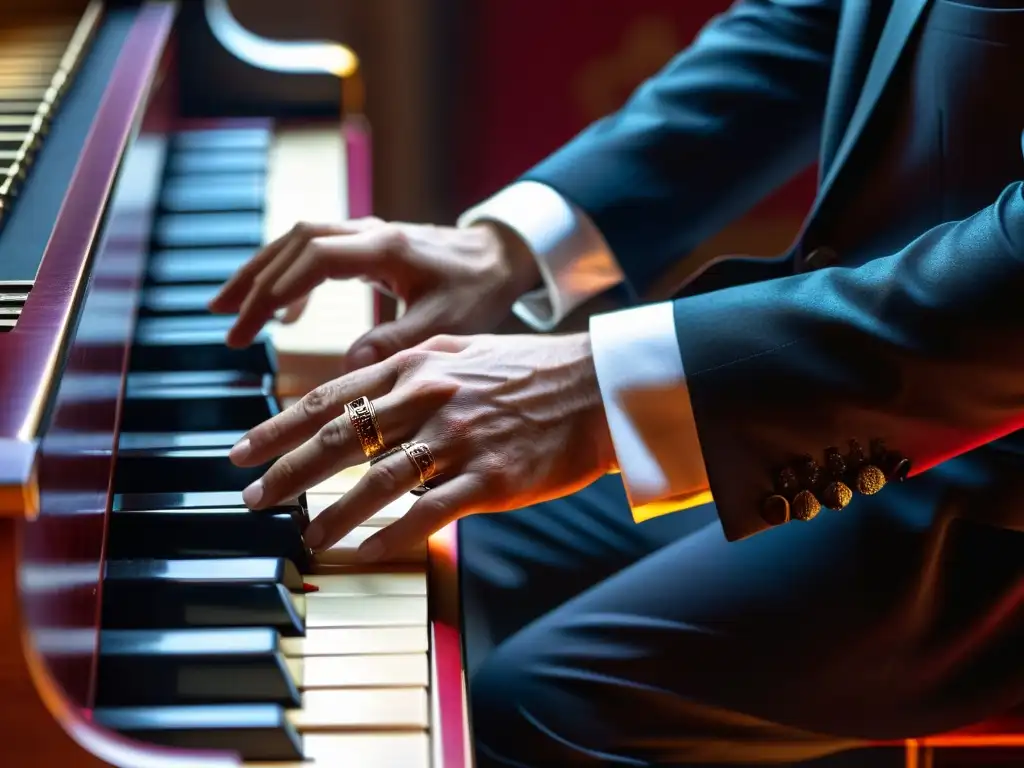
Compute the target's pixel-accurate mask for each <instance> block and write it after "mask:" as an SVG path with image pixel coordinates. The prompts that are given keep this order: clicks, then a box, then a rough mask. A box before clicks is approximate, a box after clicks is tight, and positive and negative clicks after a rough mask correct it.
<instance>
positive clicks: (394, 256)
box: [210, 219, 540, 370]
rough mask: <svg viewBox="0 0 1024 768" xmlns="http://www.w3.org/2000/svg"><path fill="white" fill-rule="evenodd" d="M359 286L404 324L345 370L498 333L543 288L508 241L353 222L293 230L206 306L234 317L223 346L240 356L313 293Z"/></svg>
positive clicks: (482, 232) (527, 259)
mask: <svg viewBox="0 0 1024 768" xmlns="http://www.w3.org/2000/svg"><path fill="white" fill-rule="evenodd" d="M342 278H361V279H364V280H366V281H368V282H372V283H375V284H377V285H379V286H381V287H382V288H383V289H384V290H386V291H388V292H389V293H392V294H394V295H396V296H398V297H399V298H401V299H402V300H403V301H404V302H405V306H406V311H405V313H404V315H403V316H402V317H401V318H399V319H398V320H396V321H395V322H392V323H385V324H383V325H380V326H377V327H376V328H374V329H373V330H371V331H369V332H368V333H367V334H365V335H364V336H363V337H362V338H360V339H359V340H358V341H357V342H356V343H355V344H353V345H352V349H351V350H350V351H349V356H348V357H349V369H350V370H351V369H354V368H359V367H362V366H364V365H369V364H371V363H374V362H377V361H378V360H384V359H385V358H387V357H390V356H391V355H392V354H394V353H395V352H398V351H400V350H403V349H409V348H410V347H413V346H415V345H417V344H419V343H421V342H424V341H426V340H427V339H429V338H431V337H433V336H436V335H437V334H440V333H458V334H466V333H481V332H487V331H491V330H494V328H495V327H497V325H498V323H500V322H501V321H502V320H503V319H504V318H505V317H506V316H507V315H508V313H509V310H510V308H511V306H512V304H513V302H514V301H515V300H516V299H517V298H518V297H519V296H521V295H522V294H523V293H525V292H526V291H528V290H529V289H530V288H532V287H533V286H534V285H535V284H536V283H537V282H539V280H540V278H539V275H538V272H537V266H536V264H535V263H534V260H533V257H532V256H531V255H530V253H529V251H528V250H527V249H526V247H525V246H524V245H522V243H520V242H519V241H517V240H516V239H515V238H514V237H513V236H512V235H511V234H510V233H508V232H503V233H501V234H499V233H498V231H497V230H495V229H492V228H491V227H490V226H488V225H481V226H476V227H469V228H465V229H456V228H454V227H433V226H425V225H417V224H397V223H388V222H383V221H381V220H380V219H359V220H356V221H349V222H345V223H343V224H324V225H314V224H304V223H303V224H297V225H295V227H294V228H293V229H292V230H291V231H290V232H289V233H288V234H286V235H284V236H283V237H280V238H278V239H277V240H275V241H274V242H273V243H271V244H270V245H268V246H266V247H265V248H263V249H262V250H261V251H259V252H258V253H257V254H256V255H255V256H254V257H253V258H252V259H251V260H250V261H249V262H248V263H247V264H246V265H245V266H243V267H242V268H241V269H240V270H239V271H238V272H237V273H236V274H235V275H234V277H232V278H231V280H229V281H228V282H227V283H226V284H225V285H224V287H223V288H222V289H221V291H220V293H219V294H218V295H217V296H216V297H215V298H214V299H213V301H212V302H211V303H210V309H211V310H213V311H214V312H218V313H225V314H232V313H236V312H237V313H238V319H237V321H236V322H235V324H234V327H233V328H232V329H231V331H230V332H229V334H228V337H227V343H228V346H232V347H244V346H246V345H248V344H250V343H252V340H253V338H254V337H255V335H256V334H257V333H258V332H259V330H260V328H262V327H263V325H264V324H265V323H266V322H267V321H268V320H270V319H271V318H272V317H273V316H274V313H275V312H276V311H277V310H279V309H282V308H285V307H288V308H290V311H289V315H290V317H289V319H296V318H297V316H298V314H299V313H300V312H301V308H302V306H303V302H304V299H305V297H306V296H308V294H309V292H310V291H311V290H313V288H315V287H316V286H317V285H319V284H320V283H322V282H324V281H325V280H329V279H342Z"/></svg>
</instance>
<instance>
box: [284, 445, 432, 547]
mask: <svg viewBox="0 0 1024 768" xmlns="http://www.w3.org/2000/svg"><path fill="white" fill-rule="evenodd" d="M419 482H420V475H419V471H418V470H417V469H416V466H415V465H414V464H413V463H412V462H411V461H410V460H409V457H408V456H406V455H405V451H397V452H396V453H394V454H393V455H391V456H388V457H387V458H385V459H381V461H379V462H378V463H376V464H374V465H372V466H371V467H370V469H369V470H368V471H367V472H366V474H365V475H363V476H362V477H361V478H360V479H359V482H357V483H356V484H355V486H353V487H352V489H351V490H349V491H348V492H347V493H346V494H345V495H344V496H342V497H341V498H340V499H338V500H337V501H336V502H334V503H333V504H331V505H330V506H328V507H327V508H326V509H324V511H323V512H321V513H320V514H319V515H317V516H316V517H315V518H314V519H313V521H312V522H311V523H310V524H309V527H308V528H306V532H305V533H304V534H303V535H304V536H305V539H306V545H307V546H308V547H309V548H310V549H313V550H316V551H321V550H324V549H328V548H329V547H331V546H333V545H334V544H335V543H337V542H338V541H340V540H341V539H342V538H343V537H344V536H345V535H347V534H348V533H349V531H351V530H352V529H353V528H355V527H356V526H357V525H359V524H360V523H362V522H365V521H366V520H368V519H369V518H370V517H372V516H373V515H375V514H377V512H379V511H380V510H382V509H384V507H386V506H387V505H388V504H390V503H391V502H393V501H395V500H397V499H399V498H400V497H401V496H403V495H404V494H406V493H408V492H409V491H411V490H412V489H413V488H415V487H416V486H417V485H419Z"/></svg>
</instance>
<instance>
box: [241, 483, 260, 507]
mask: <svg viewBox="0 0 1024 768" xmlns="http://www.w3.org/2000/svg"><path fill="white" fill-rule="evenodd" d="M262 498H263V480H262V479H260V480H257V481H256V482H255V483H253V484H252V485H250V486H249V487H248V488H246V489H245V490H244V491H242V501H244V502H245V506H247V507H250V508H251V507H255V506H256V505H257V504H259V503H260V499H262Z"/></svg>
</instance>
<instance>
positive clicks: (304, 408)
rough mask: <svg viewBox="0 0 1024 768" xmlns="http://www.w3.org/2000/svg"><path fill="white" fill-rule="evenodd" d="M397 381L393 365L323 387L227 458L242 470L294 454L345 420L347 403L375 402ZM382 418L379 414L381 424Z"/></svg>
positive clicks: (250, 433) (251, 433)
mask: <svg viewBox="0 0 1024 768" xmlns="http://www.w3.org/2000/svg"><path fill="white" fill-rule="evenodd" d="M396 378H397V372H396V369H395V366H394V365H389V364H381V365H375V366H371V367H370V368H365V369H363V370H361V371H357V372H354V373H350V374H346V375H345V376H342V377H341V378H339V379H334V380H333V381H329V382H327V383H326V384H321V385H320V386H319V387H317V388H316V389H314V390H312V391H310V392H309V393H308V394H307V395H306V396H305V397H303V398H302V399H301V400H299V402H297V403H295V404H294V405H292V406H289V407H288V408H286V409H285V410H283V411H281V412H280V413H279V414H277V415H276V416H273V417H271V418H269V419H267V420H266V421H264V422H263V423H262V424H259V425H257V426H255V427H253V428H252V429H250V430H249V431H248V432H247V433H246V434H245V436H244V437H243V438H242V439H241V440H239V441H238V443H237V444H236V445H235V447H234V448H232V449H231V452H230V453H229V454H228V457H229V458H230V459H231V461H232V462H234V463H235V464H236V465H238V466H240V467H253V466H257V465H259V464H262V463H264V462H266V461H269V460H270V459H272V458H274V457H275V456H280V455H281V454H283V453H285V452H286V451H290V450H293V449H294V448H296V447H298V446H299V445H301V444H302V443H303V442H305V441H306V440H309V439H310V438H311V437H313V435H315V434H316V433H317V432H318V431H319V430H320V429H322V428H323V426H324V425H325V424H327V423H328V422H330V421H331V420H332V419H335V418H338V417H339V416H342V415H343V414H344V413H345V404H346V403H348V402H351V401H352V400H355V399H356V398H357V397H364V396H365V397H368V398H370V400H376V399H377V398H378V397H380V396H381V395H384V394H387V393H389V392H390V391H391V389H392V387H393V386H394V384H395V380H396ZM375 405H376V404H375ZM375 410H379V409H376V408H375ZM381 415H382V414H381V413H379V412H378V414H377V419H378V421H380V418H381ZM382 428H383V425H382Z"/></svg>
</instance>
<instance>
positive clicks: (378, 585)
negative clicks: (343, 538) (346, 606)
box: [304, 571, 427, 597]
mask: <svg viewBox="0 0 1024 768" xmlns="http://www.w3.org/2000/svg"><path fill="white" fill-rule="evenodd" d="M304 580H305V581H306V583H308V584H312V585H313V586H315V587H318V588H319V589H320V591H319V592H314V593H312V594H311V595H310V597H314V596H317V595H347V596H350V597H376V596H383V595H393V596H396V597H405V596H409V597H412V596H418V595H426V594H427V574H426V573H425V572H424V571H413V572H408V573H403V572H391V573H333V574H322V575H311V576H306V577H305V579H304Z"/></svg>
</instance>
